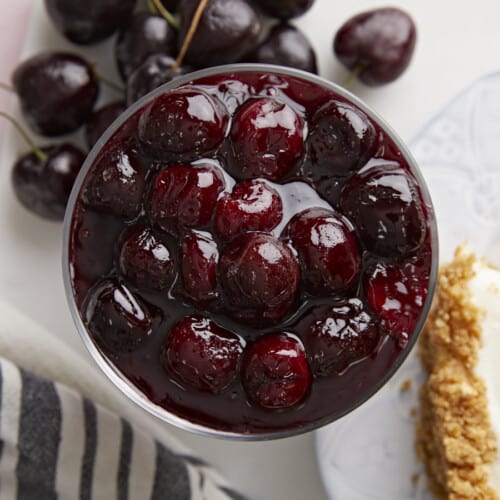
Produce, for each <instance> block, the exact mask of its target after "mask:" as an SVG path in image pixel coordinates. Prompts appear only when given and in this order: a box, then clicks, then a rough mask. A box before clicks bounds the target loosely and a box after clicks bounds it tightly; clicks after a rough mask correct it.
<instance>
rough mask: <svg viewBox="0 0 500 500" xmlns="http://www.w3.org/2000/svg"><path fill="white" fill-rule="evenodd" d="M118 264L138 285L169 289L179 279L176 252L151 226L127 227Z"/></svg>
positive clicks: (155, 288)
mask: <svg viewBox="0 0 500 500" xmlns="http://www.w3.org/2000/svg"><path fill="white" fill-rule="evenodd" d="M118 266H119V269H120V272H121V273H122V275H123V276H124V277H125V279H126V280H127V281H128V282H129V283H130V284H132V285H133V286H134V287H136V288H144V289H146V290H147V289H153V290H166V289H168V288H169V287H170V286H171V285H172V283H173V282H174V279H175V269H174V266H175V261H174V255H173V253H172V251H171V250H170V249H169V248H168V246H167V245H166V243H165V242H164V241H162V240H161V239H160V238H159V237H158V236H157V235H156V234H155V233H154V231H153V230H152V229H151V228H149V227H144V226H135V227H131V228H130V229H127V230H126V231H125V234H124V235H123V236H122V238H121V245H120V249H119V254H118Z"/></svg>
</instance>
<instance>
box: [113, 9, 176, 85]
mask: <svg viewBox="0 0 500 500" xmlns="http://www.w3.org/2000/svg"><path fill="white" fill-rule="evenodd" d="M176 53H177V34H176V32H175V30H174V29H173V28H172V26H170V24H168V22H167V21H166V20H165V19H163V17H161V16H155V15H153V14H148V13H147V12H138V13H136V14H134V15H133V16H132V17H131V18H130V19H129V21H128V23H127V24H126V25H125V26H124V27H123V29H122V30H121V31H120V34H119V35H118V38H117V39H116V45H115V58H116V63H117V65H118V70H119V71H120V74H121V75H122V77H123V79H124V80H125V81H126V80H127V79H128V77H129V76H130V75H131V74H132V73H133V72H134V71H135V70H136V69H137V68H138V67H139V66H140V65H141V64H143V63H144V61H145V60H146V59H147V58H148V57H149V56H151V55H153V54H163V55H167V56H175V55H176Z"/></svg>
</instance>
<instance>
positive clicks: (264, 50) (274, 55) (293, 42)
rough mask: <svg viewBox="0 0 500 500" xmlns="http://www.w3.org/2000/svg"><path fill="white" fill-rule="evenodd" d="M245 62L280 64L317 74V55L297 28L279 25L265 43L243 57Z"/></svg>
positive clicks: (283, 24) (270, 33)
mask: <svg viewBox="0 0 500 500" xmlns="http://www.w3.org/2000/svg"><path fill="white" fill-rule="evenodd" d="M242 60H243V61H244V62H254V63H262V64H278V65H281V66H290V67H292V68H297V69H303V70H304V71H309V72H310V73H317V72H318V68H317V64H316V54H315V53H314V49H313V48H312V46H311V43H310V42H309V40H308V39H307V38H306V36H305V35H304V34H303V33H302V32H301V31H300V30H299V29H298V28H296V27H295V26H291V25H290V24H286V23H282V24H277V25H276V26H274V27H273V29H272V30H271V31H270V32H269V34H268V35H267V37H266V38H265V39H264V41H263V42H262V43H261V44H260V45H259V46H258V47H256V48H255V49H254V50H253V51H251V52H250V53H248V54H246V55H245V56H243V59H242Z"/></svg>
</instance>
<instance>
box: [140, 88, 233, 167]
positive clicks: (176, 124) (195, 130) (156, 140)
mask: <svg viewBox="0 0 500 500" xmlns="http://www.w3.org/2000/svg"><path fill="white" fill-rule="evenodd" d="M228 121H229V117H228V115H227V110H226V109H225V107H224V105H223V104H222V103H221V102H220V101H219V100H218V99H217V98H216V97H213V96H211V95H209V94H207V93H206V92H204V91H203V90H201V89H194V88H190V87H184V88H180V89H176V90H172V91H170V92H166V93H165V94H163V95H161V96H159V97H158V98H157V99H155V100H154V101H152V102H151V103H150V104H149V105H148V106H147V107H146V109H145V110H144V111H143V112H142V114H141V117H140V119H139V131H138V135H139V140H140V141H141V143H142V145H143V146H144V147H145V148H146V149H147V150H148V151H149V152H151V154H153V155H155V156H156V157H157V158H158V159H162V160H172V161H186V160H187V161H189V160H193V159H198V158H200V157H201V156H203V155H205V154H209V153H213V152H214V151H216V150H217V149H218V148H219V146H220V145H221V143H222V141H223V140H224V137H225V135H226V129H227V124H228Z"/></svg>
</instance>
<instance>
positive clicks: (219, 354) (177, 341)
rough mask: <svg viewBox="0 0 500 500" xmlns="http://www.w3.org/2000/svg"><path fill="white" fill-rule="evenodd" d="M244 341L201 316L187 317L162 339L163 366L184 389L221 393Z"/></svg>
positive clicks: (231, 374)
mask: <svg viewBox="0 0 500 500" xmlns="http://www.w3.org/2000/svg"><path fill="white" fill-rule="evenodd" d="M243 347H244V341H243V339H241V338H240V337H238V336H237V335H235V334H234V333H232V332H230V331H228V330H225V329H224V328H221V327H220V326H218V325H217V324H216V323H214V322H213V321H212V320H210V319H208V318H204V317H202V316H187V317H186V318H184V319H183V320H181V321H179V322H178V323H177V324H176V325H174V327H173V328H172V330H171V331H170V333H169V334H168V336H167V338H166V339H165V343H164V346H163V351H162V356H161V361H162V364H163V367H164V368H165V370H166V371H167V373H169V374H170V375H171V376H173V377H174V378H175V379H176V380H177V381H178V382H180V383H181V384H182V385H183V386H184V387H187V388H192V389H196V390H200V391H206V392H211V393H214V394H219V393H221V392H222V391H223V390H224V389H226V388H227V387H228V386H229V385H230V384H231V383H232V381H233V380H234V378H235V377H236V373H237V370H238V365H239V361H240V357H241V353H242V352H243Z"/></svg>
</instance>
